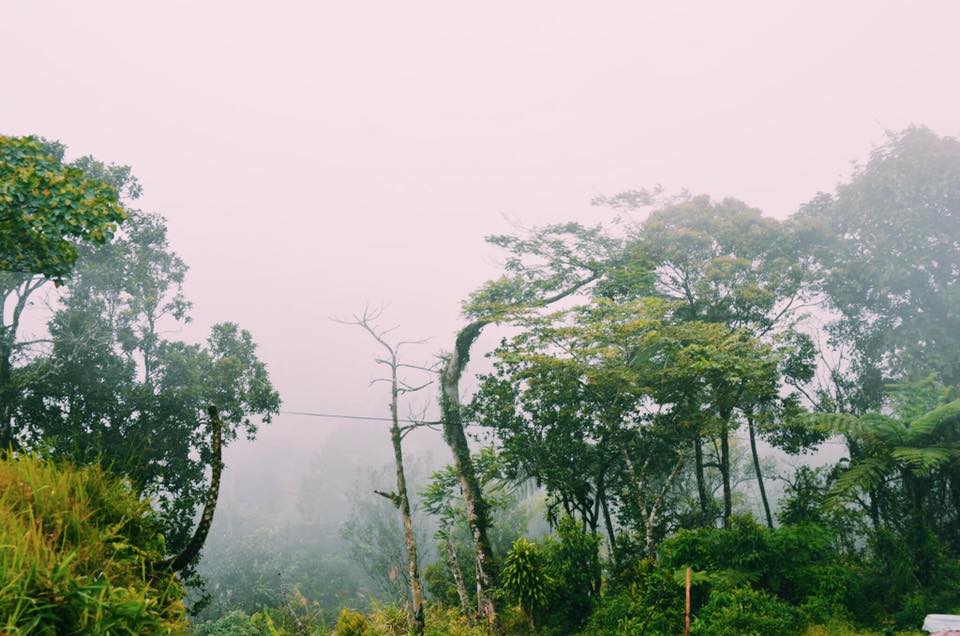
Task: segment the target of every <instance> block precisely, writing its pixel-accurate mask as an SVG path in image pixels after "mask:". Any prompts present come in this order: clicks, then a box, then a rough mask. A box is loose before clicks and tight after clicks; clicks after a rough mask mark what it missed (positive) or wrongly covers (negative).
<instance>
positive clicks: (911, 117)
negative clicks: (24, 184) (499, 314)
mask: <svg viewBox="0 0 960 636" xmlns="http://www.w3.org/2000/svg"><path fill="white" fill-rule="evenodd" d="M958 23H960V5H958V4H957V3H955V2H950V1H942V2H922V3H917V2H888V1H884V2H880V1H875V0H874V1H863V2H843V3H836V2H806V3H771V2H762V1H756V2H724V3H704V2H645V3H634V2H610V3H591V4H590V5H587V4H584V3H575V2H525V3H516V2H511V3H507V2H495V3H483V4H482V5H479V4H478V5H470V6H468V5H466V4H462V3H449V2H414V3H386V2H382V3H373V2H358V3H307V2H270V3H267V2H261V3H254V2H222V1H218V2H202V3H194V2H165V3H130V2H120V1H117V2H92V3H68V2H47V1H36V2H22V3H7V5H6V6H5V7H4V8H3V12H2V17H0V54H2V60H3V84H2V86H3V88H2V89H0V90H2V99H0V126H2V130H3V132H4V133H6V134H14V135H26V134H39V135H42V136H44V137H46V138H49V139H57V140H60V141H62V142H63V143H65V144H67V146H68V147H69V156H71V157H75V156H79V155H84V154H92V155H94V156H96V157H98V158H100V159H102V160H105V161H113V162H118V163H122V164H128V165H130V166H131V167H132V168H133V170H134V172H135V174H136V175H137V176H138V177H139V179H140V180H141V182H142V183H143V185H144V189H145V194H144V197H143V198H142V200H141V201H140V202H139V206H138V207H141V208H143V209H144V210H149V211H156V212H159V213H161V214H162V215H164V217H166V219H167V220H168V223H169V229H170V242H171V245H172V246H173V248H174V249H175V250H176V251H177V252H178V253H179V254H180V256H181V257H182V258H183V259H184V260H185V261H186V262H187V264H188V265H189V266H190V271H189V273H188V276H187V281H186V288H185V289H186V295H187V296H188V298H190V299H191V300H192V301H193V303H194V309H193V311H192V315H193V318H194V320H193V322H192V323H191V324H190V325H188V326H187V327H186V328H185V329H184V331H183V333H182V334H180V337H182V338H183V339H186V340H188V341H197V340H200V339H202V338H203V337H204V336H205V334H206V333H207V332H208V331H209V328H210V326H211V325H212V324H214V323H216V322H220V321H224V320H232V321H237V322H239V323H240V324H241V326H243V327H244V328H246V329H249V330H250V331H251V332H252V334H253V336H254V338H255V340H256V342H257V343H258V345H259V348H258V353H259V355H260V357H261V358H262V359H263V360H264V361H265V362H266V363H267V365H268V368H269V371H270V374H271V379H272V381H273V383H274V385H275V386H276V387H277V389H278V390H279V392H280V395H281V398H282V400H283V406H282V409H283V411H285V412H290V411H308V412H316V413H324V414H346V415H354V416H376V417H384V416H386V415H388V412H387V400H388V395H387V392H386V389H385V387H384V386H382V385H373V386H371V385H370V381H371V380H372V379H374V378H376V377H378V369H377V368H376V365H375V364H374V362H373V358H374V357H375V355H376V354H377V348H376V345H375V343H373V342H372V341H371V340H370V338H369V337H367V336H366V335H365V334H363V333H362V332H361V331H360V330H358V329H355V328H350V327H347V326H343V325H340V324H337V323H335V322H333V321H331V320H330V318H331V317H334V316H341V317H347V316H349V315H351V314H352V313H353V312H356V311H359V310H360V309H362V308H363V306H364V305H365V304H367V303H371V304H374V305H380V304H383V305H384V306H385V307H386V310H385V317H384V321H383V322H384V324H396V325H399V329H398V331H397V332H396V333H397V334H398V335H399V336H402V337H404V338H410V339H419V338H431V340H430V341H429V343H428V344H426V345H424V346H422V347H419V348H418V349H416V350H411V352H410V353H409V354H408V356H409V357H410V358H411V361H414V362H424V361H429V360H431V359H433V356H434V355H436V354H437V353H438V352H440V351H441V350H445V349H449V348H450V346H451V345H452V338H453V335H454V333H455V331H456V329H457V328H458V327H459V326H461V325H462V318H461V316H460V302H461V300H462V299H464V298H465V297H466V295H467V294H468V293H469V292H470V291H471V290H473V289H474V288H476V287H477V286H478V285H479V284H480V283H482V282H483V281H484V280H486V279H488V278H490V277H492V276H495V275H497V273H498V272H499V271H500V260H499V259H500V258H501V257H500V255H499V254H498V252H497V251H496V250H495V249H493V248H491V247H489V246H487V245H486V244H485V243H484V240H483V239H484V236H485V235H488V234H492V233H497V232H503V231H509V230H510V229H511V228H513V227H515V224H517V223H519V224H523V225H526V226H531V225H537V224H543V223H549V222H559V221H566V220H578V221H581V222H583V223H586V224H594V223H600V222H606V221H609V219H610V214H609V212H608V211H605V210H602V209H600V208H597V207H594V206H591V205H590V200H591V199H592V198H593V197H595V196H597V195H598V194H613V193H616V192H619V191H622V190H625V189H628V188H638V187H644V186H653V185H656V184H662V185H663V186H664V187H665V188H666V189H667V190H668V191H672V192H676V191H680V190H681V189H688V190H690V191H691V192H694V193H700V192H703V193H709V194H711V195H714V196H717V197H723V196H733V197H737V198H739V199H742V200H744V201H746V202H748V203H750V204H751V205H755V206H757V207H759V208H761V209H762V210H764V212H765V213H766V214H768V215H771V216H774V217H777V218H784V217H786V216H787V215H789V214H791V213H793V212H795V211H796V210H797V209H798V207H799V206H800V205H802V204H803V203H804V202H806V201H808V200H810V199H811V198H812V197H813V196H814V195H815V194H816V193H817V192H818V191H824V190H830V189H832V188H833V187H834V186H835V184H836V183H837V181H838V179H839V178H841V177H842V176H843V175H846V174H848V173H849V171H850V165H851V161H853V160H858V159H864V158H865V157H866V155H867V152H868V151H869V148H870V147H871V146H872V145H875V144H877V143H880V142H882V141H883V138H884V131H885V130H900V129H903V128H904V127H906V126H908V125H909V124H911V123H917V124H925V125H927V126H929V127H930V128H931V129H933V130H934V131H936V132H937V133H938V134H941V135H957V134H960V120H958V118H957V113H958V112H960V83H958V82H957V81H955V78H954V77H953V74H952V72H951V70H952V66H953V65H955V63H956V61H957V60H960V40H958V38H957V37H956V25H957V24H958ZM497 338H498V332H497V331H496V330H490V332H489V333H487V334H485V336H484V338H483V340H481V342H480V345H479V348H478V351H481V350H488V349H489V348H490V346H491V344H492V343H494V342H495V341H496V339H497ZM475 358H477V359H479V358H481V356H480V355H479V354H478V355H476V356H475ZM478 364H480V365H481V367H472V368H473V369H474V370H475V369H476V368H482V364H483V363H482V362H478ZM470 386H472V384H470V383H469V382H467V388H468V389H469V388H470ZM434 398H435V389H434V388H429V389H426V390H425V391H424V392H422V393H420V394H417V395H415V396H414V397H413V398H412V399H411V400H410V401H409V404H410V406H411V407H413V408H418V407H421V406H425V405H430V404H432V403H433V402H434V401H435V400H434ZM406 410H407V406H406V405H404V406H403V407H402V409H401V415H403V414H404V413H405V412H406ZM407 452H408V454H409V456H410V457H412V458H418V459H417V461H422V462H424V465H425V466H427V465H429V466H430V467H434V468H435V467H438V466H441V465H443V464H445V463H446V462H447V461H448V459H449V451H448V450H447V449H446V446H445V445H444V444H443V442H442V440H441V438H440V435H439V433H437V432H434V431H430V430H422V431H417V432H416V433H414V434H412V435H411V436H410V437H409V438H408V441H407ZM390 453H391V451H390V440H389V437H388V435H387V432H386V423H384V422H377V421H360V420H349V421H348V420H343V419H337V418H335V417H334V418H321V417H305V416H298V415H291V414H289V413H281V415H279V416H278V417H276V418H275V419H274V421H273V423H271V424H269V425H267V426H264V427H263V428H262V429H261V431H260V433H259V435H258V436H257V439H256V441H254V442H252V443H251V442H246V441H241V442H238V443H236V444H234V445H231V446H230V447H229V449H228V450H227V454H226V473H225V481H224V491H223V498H222V500H221V502H220V504H219V507H218V514H220V515H221V516H220V517H218V519H217V521H216V523H215V525H214V530H213V532H212V537H216V536H217V534H218V532H219V533H220V535H221V536H226V535H224V533H225V532H227V530H228V526H229V524H230V523H236V519H237V518H238V515H240V516H242V514H243V511H244V510H246V509H249V508H250V507H253V508H256V509H257V510H256V514H257V515H259V516H260V517H262V518H267V517H270V516H274V517H275V518H276V520H277V524H278V525H282V523H283V522H284V521H285V520H288V519H293V518H296V517H297V515H298V512H297V510H298V509H297V501H298V497H301V496H302V493H303V484H304V482H305V480H307V481H309V476H310V475H311V471H314V472H316V471H317V470H318V469H317V468H316V467H317V466H318V465H320V464H323V463H324V462H327V463H328V464H329V465H330V466H333V465H336V466H338V468H337V470H341V471H344V472H346V473H347V474H350V475H351V478H350V479H349V480H346V482H345V483H347V484H352V483H353V482H354V481H356V480H358V479H359V480H363V479H366V477H365V476H364V475H365V474H366V473H365V472H364V470H367V469H369V470H373V469H381V468H382V467H383V466H384V465H386V464H387V463H388V462H389V461H390V459H391V454H390ZM311 466H313V468H311ZM424 470H427V469H426V468H425V469H424ZM268 503H269V504H271V505H272V506H274V507H273V508H269V509H267V508H264V506H267V504H268ZM328 505H329V506H330V508H329V509H330V510H331V513H333V514H335V515H337V516H340V515H342V514H344V513H345V511H346V510H348V508H349V506H348V504H347V503H346V502H341V503H340V504H334V503H329V504H328ZM251 514H253V513H251ZM215 540H216V539H212V541H215Z"/></svg>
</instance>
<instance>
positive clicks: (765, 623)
mask: <svg viewBox="0 0 960 636" xmlns="http://www.w3.org/2000/svg"><path fill="white" fill-rule="evenodd" d="M799 627H800V617H799V615H798V612H797V611H796V610H795V609H794V608H793V607H791V606H790V605H789V604H787V603H785V602H784V601H781V600H779V599H778V598H776V597H775V596H772V595H770V594H768V593H766V592H764V591H762V590H754V589H752V588H749V587H739V588H734V589H732V590H729V591H725V590H716V591H714V592H713V593H711V594H710V600H708V601H707V604H706V605H704V606H703V607H702V608H701V609H700V611H699V612H698V613H697V617H696V620H694V622H693V623H692V624H691V626H690V631H691V633H692V634H702V635H704V636H706V635H709V636H769V635H770V634H796V633H797V632H798V631H799Z"/></svg>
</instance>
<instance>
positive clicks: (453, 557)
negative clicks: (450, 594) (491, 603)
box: [443, 530, 473, 620]
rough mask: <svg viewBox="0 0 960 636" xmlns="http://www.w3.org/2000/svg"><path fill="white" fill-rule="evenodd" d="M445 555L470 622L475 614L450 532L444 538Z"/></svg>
mask: <svg viewBox="0 0 960 636" xmlns="http://www.w3.org/2000/svg"><path fill="white" fill-rule="evenodd" d="M443 553H444V558H445V559H446V562H447V568H448V569H449V570H450V574H451V575H452V576H453V584H454V586H456V588H457V596H458V597H459V598H460V611H462V612H463V615H464V616H466V617H467V620H470V619H471V618H472V616H473V612H472V611H471V610H470V595H469V594H467V586H466V585H465V584H464V582H463V571H462V570H461V569H460V561H458V560H457V551H456V550H455V549H454V547H453V541H451V540H450V532H449V530H448V531H447V532H446V533H445V534H444V537H443Z"/></svg>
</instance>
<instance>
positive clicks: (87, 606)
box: [0, 456, 187, 635]
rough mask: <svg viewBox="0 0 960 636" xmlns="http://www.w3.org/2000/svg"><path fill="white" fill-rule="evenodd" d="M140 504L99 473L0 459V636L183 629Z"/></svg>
mask: <svg viewBox="0 0 960 636" xmlns="http://www.w3.org/2000/svg"><path fill="white" fill-rule="evenodd" d="M163 552H164V544H163V537H162V535H160V533H159V531H158V529H157V524H156V521H155V518H154V514H153V512H152V510H151V508H150V505H149V503H148V502H146V501H142V500H140V498H139V497H138V496H137V495H136V493H135V492H133V490H132V489H131V488H130V487H129V486H128V485H127V484H126V483H124V482H123V481H122V480H119V479H117V478H116V477H113V476H111V475H109V474H107V473H106V472H104V471H103V470H101V469H100V468H98V467H85V468H76V467H73V466H70V465H57V464H54V463H52V462H48V461H44V460H42V459H39V458H37V457H34V456H17V457H12V456H3V457H0V633H7V634H11V635H13V634H43V635H46V634H170V633H181V632H183V631H184V629H185V628H186V624H187V623H186V618H185V610H184V606H183V602H182V598H183V589H182V587H181V585H180V583H179V582H178V580H177V579H176V576H175V575H173V574H171V573H169V572H163V571H154V568H153V564H154V563H156V562H157V561H158V560H159V559H161V558H162V557H163Z"/></svg>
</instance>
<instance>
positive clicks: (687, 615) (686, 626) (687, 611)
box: [683, 568, 690, 636]
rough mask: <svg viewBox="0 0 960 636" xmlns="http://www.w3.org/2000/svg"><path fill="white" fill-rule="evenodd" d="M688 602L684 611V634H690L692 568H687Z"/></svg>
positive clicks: (686, 589) (684, 635) (687, 635)
mask: <svg viewBox="0 0 960 636" xmlns="http://www.w3.org/2000/svg"><path fill="white" fill-rule="evenodd" d="M684 588H685V592H686V596H687V603H686V609H685V610H684V612H683V636H690V568H687V575H686V582H685V585H684Z"/></svg>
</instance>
